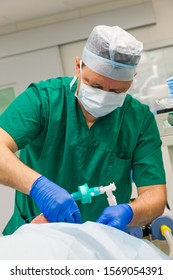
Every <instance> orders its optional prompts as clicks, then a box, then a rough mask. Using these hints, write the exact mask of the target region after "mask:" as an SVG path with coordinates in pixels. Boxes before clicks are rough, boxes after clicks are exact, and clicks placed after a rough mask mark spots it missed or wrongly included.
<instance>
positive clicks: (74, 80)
mask: <svg viewBox="0 0 173 280" xmlns="http://www.w3.org/2000/svg"><path fill="white" fill-rule="evenodd" d="M80 73H81V76H82V60H80ZM76 80H77V77H76V75H75V76H74V78H73V79H72V81H71V83H70V90H71V89H72V87H73V85H74V83H75V82H76ZM75 95H76V93H75Z"/></svg>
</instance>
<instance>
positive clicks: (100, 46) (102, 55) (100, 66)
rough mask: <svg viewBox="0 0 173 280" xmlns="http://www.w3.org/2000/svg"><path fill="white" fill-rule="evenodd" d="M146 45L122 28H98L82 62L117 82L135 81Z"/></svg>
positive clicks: (89, 40) (83, 54) (92, 33)
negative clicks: (137, 68)
mask: <svg viewBox="0 0 173 280" xmlns="http://www.w3.org/2000/svg"><path fill="white" fill-rule="evenodd" d="M142 49H143V44H142V42H140V41H137V40H136V39H135V37H133V36H132V35H131V34H129V33H128V32H127V31H125V30H123V29H122V28H120V27H119V26H105V25H98V26H96V27H94V29H93V31H92V32H91V34H90V35H89V37H88V40H87V42H86V45H85V47H84V49H83V53H82V61H83V62H84V64H85V65H86V66H88V67H89V68H90V69H91V70H93V71H94V72H96V73H98V74H100V75H103V76H105V77H108V78H111V79H113V80H120V81H130V80H133V78H134V74H135V72H136V67H137V65H138V63H139V60H140V57H141V51H142Z"/></svg>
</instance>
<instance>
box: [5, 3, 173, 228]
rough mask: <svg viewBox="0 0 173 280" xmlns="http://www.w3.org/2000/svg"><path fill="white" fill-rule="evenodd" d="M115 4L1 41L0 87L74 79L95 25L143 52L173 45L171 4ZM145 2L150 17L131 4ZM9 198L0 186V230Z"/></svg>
mask: <svg viewBox="0 0 173 280" xmlns="http://www.w3.org/2000/svg"><path fill="white" fill-rule="evenodd" d="M115 2H116V1H115ZM117 3H118V6H116V5H115V3H114V2H112V6H111V5H109V6H108V5H107V6H104V5H102V6H100V9H99V8H98V9H97V7H95V10H93V11H91V10H90V11H89V10H86V11H85V14H83V15H82V14H81V13H80V14H79V15H78V16H76V17H75V18H73V19H70V18H66V19H65V21H64V22H63V17H61V20H62V21H61V22H59V23H51V24H49V25H44V24H43V26H38V25H37V27H35V28H34V26H32V27H33V28H32V29H29V28H28V29H27V28H26V30H25V31H20V30H18V32H16V33H11V34H3V35H2V36H0V73H1V74H0V87H4V86H9V85H11V84H12V85H14V87H15V88H16V95H17V94H19V93H20V92H21V91H22V90H24V88H25V87H26V86H27V85H28V84H29V83H30V82H32V81H38V80H40V79H46V78H49V77H51V76H57V75H62V74H65V75H73V74H74V69H75V56H76V55H79V56H81V53H82V48H83V46H84V43H85V40H86V38H87V35H88V34H89V32H90V30H91V26H94V25H95V24H110V25H120V26H122V27H123V28H126V29H128V30H129V31H130V33H131V34H133V35H134V36H135V37H136V38H138V39H139V40H141V41H143V43H144V50H149V49H155V48H160V47H163V46H168V45H173V32H172V27H173V17H172V11H173V1H172V0H164V1H163V0H153V1H135V0H126V1H125V0H124V1H117ZM145 3H150V4H151V3H152V5H153V9H152V10H150V13H145V12H144V9H141V7H143V6H138V8H136V5H140V4H141V5H142V4H145ZM130 4H131V6H130V9H129V8H128V5H130ZM136 9H137V10H136ZM96 10H97V13H96ZM104 11H105V12H104ZM87 13H88V14H87ZM148 14H149V15H150V16H149V18H147V20H148V22H149V23H148V24H149V25H148V24H147V22H145V19H146V17H147V15H148ZM109 15H110V16H109ZM115 15H117V17H116V16H115ZM150 24H151V25H150ZM24 26H26V25H24ZM24 26H23V29H24ZM13 198H14V192H13V191H12V190H11V189H9V188H6V187H0V213H1V214H0V231H1V230H2V228H3V227H4V225H5V223H6V222H7V220H8V219H9V216H10V215H11V213H12V211H13Z"/></svg>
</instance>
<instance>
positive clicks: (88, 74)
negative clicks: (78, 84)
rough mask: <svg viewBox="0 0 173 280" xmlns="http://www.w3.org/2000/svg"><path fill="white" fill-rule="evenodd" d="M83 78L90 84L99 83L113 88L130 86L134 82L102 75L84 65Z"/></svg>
mask: <svg viewBox="0 0 173 280" xmlns="http://www.w3.org/2000/svg"><path fill="white" fill-rule="evenodd" d="M82 79H83V80H84V81H86V82H88V83H89V84H92V85H99V86H101V87H105V86H106V87H107V86H108V85H109V87H111V88H115V89H116V88H129V87H130V86H131V84H132V81H119V80H113V79H110V78H108V77H105V76H102V75H100V74H98V73H96V72H94V71H92V70H91V69H90V68H89V67H87V66H86V65H84V66H83V67H82Z"/></svg>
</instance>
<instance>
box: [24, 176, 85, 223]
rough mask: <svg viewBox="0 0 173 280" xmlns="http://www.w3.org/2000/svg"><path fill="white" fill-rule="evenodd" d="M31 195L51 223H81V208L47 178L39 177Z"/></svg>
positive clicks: (63, 190) (64, 191)
mask: <svg viewBox="0 0 173 280" xmlns="http://www.w3.org/2000/svg"><path fill="white" fill-rule="evenodd" d="M29 195H30V196H31V197H32V198H33V199H34V200H35V202H36V203H37V205H38V207H39V208H40V210H41V211H42V213H43V214H44V216H45V217H46V218H47V219H48V220H49V222H69V223H81V214H80V211H79V208H78V206H77V204H76V202H75V201H74V199H73V198H72V196H71V195H70V194H69V193H68V192H67V191H66V190H65V189H63V188H61V187H60V186H58V185H56V184H55V183H53V182H52V181H50V180H48V179H47V178H46V177H44V176H41V177H39V178H38V179H37V180H36V181H35V182H34V183H33V185H32V187H31V190H30V193H29Z"/></svg>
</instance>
